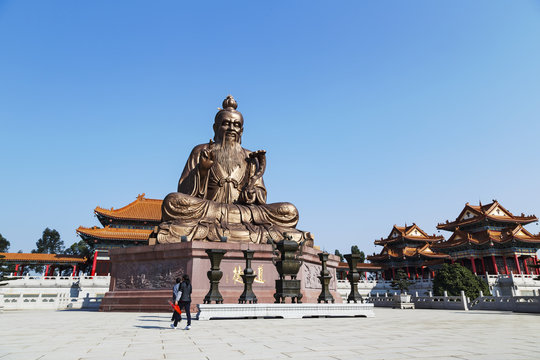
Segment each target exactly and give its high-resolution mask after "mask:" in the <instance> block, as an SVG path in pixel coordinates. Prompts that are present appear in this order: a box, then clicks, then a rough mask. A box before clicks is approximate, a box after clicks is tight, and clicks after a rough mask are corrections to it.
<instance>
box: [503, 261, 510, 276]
mask: <svg viewBox="0 0 540 360" xmlns="http://www.w3.org/2000/svg"><path fill="white" fill-rule="evenodd" d="M502 258H503V262H504V269H505V270H506V275H510V271H508V263H507V262H506V256H503V257H502Z"/></svg>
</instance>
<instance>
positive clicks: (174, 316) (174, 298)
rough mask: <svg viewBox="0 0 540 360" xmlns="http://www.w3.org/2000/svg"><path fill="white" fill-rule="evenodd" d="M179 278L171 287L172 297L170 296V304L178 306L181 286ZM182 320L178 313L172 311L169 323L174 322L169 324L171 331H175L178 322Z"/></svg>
mask: <svg viewBox="0 0 540 360" xmlns="http://www.w3.org/2000/svg"><path fill="white" fill-rule="evenodd" d="M180 281H181V280H180V278H176V284H175V285H174V287H173V296H172V302H173V304H175V305H179V301H180V297H181V296H182V293H181V290H180V286H181V285H182V284H181V283H180ZM181 320H182V317H181V315H180V314H179V313H177V312H176V311H174V310H173V314H172V318H171V321H174V323H172V324H171V327H172V328H173V329H176V326H177V325H178V322H179V321H181Z"/></svg>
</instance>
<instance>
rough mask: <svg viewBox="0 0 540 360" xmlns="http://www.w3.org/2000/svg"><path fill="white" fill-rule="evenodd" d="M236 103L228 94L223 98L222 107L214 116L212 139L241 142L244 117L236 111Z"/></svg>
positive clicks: (219, 141)
mask: <svg viewBox="0 0 540 360" xmlns="http://www.w3.org/2000/svg"><path fill="white" fill-rule="evenodd" d="M237 107H238V104H237V103H236V100H234V98H233V97H232V95H228V96H227V98H226V99H225V100H223V109H220V110H219V111H218V113H217V114H216V117H215V118H214V141H215V142H217V143H222V142H223V141H225V142H229V141H234V142H237V143H241V142H242V132H243V131H244V117H243V116H242V114H241V113H240V112H239V111H236V108H237Z"/></svg>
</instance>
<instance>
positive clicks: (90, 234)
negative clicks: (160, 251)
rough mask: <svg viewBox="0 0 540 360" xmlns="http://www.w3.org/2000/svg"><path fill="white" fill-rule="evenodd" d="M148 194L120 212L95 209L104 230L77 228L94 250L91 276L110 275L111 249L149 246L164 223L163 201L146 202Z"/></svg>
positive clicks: (95, 227) (152, 200) (78, 232)
mask: <svg viewBox="0 0 540 360" xmlns="http://www.w3.org/2000/svg"><path fill="white" fill-rule="evenodd" d="M144 196H145V194H144V193H143V194H140V195H138V196H137V198H136V200H135V201H133V202H132V203H130V204H128V205H126V206H124V207H122V208H120V209H114V208H111V209H104V208H101V207H99V206H98V207H96V208H95V209H94V214H95V215H96V217H97V218H98V220H99V222H100V223H101V225H103V227H102V228H100V227H97V226H94V227H90V228H87V227H82V226H79V228H77V230H76V231H77V234H78V235H79V236H80V237H81V238H82V239H83V240H84V241H85V242H86V243H88V245H90V246H91V247H92V248H93V249H94V251H95V252H94V259H93V266H92V275H107V274H108V273H109V272H110V261H109V249H112V248H118V247H129V246H137V245H148V237H149V236H150V234H151V233H152V231H153V229H154V227H155V226H157V225H159V223H160V222H161V203H162V200H156V199H147V198H145V197H144Z"/></svg>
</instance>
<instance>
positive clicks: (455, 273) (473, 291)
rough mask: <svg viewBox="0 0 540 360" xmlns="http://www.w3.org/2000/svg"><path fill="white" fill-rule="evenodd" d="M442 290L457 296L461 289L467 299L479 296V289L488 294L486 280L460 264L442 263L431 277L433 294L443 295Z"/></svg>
mask: <svg viewBox="0 0 540 360" xmlns="http://www.w3.org/2000/svg"><path fill="white" fill-rule="evenodd" d="M444 291H446V292H447V293H448V295H449V296H459V295H460V294H461V291H464V292H465V295H466V296H467V297H468V298H469V299H476V298H477V297H478V296H480V291H482V292H483V293H484V295H490V291H489V285H488V284H487V282H485V281H483V280H482V279H480V278H479V277H478V276H476V275H474V274H473V273H472V272H471V271H470V270H469V269H467V268H466V267H463V266H461V265H460V264H451V265H449V264H444V265H443V266H442V268H441V269H440V270H439V271H438V272H437V275H435V278H434V279H433V294H434V295H435V296H442V295H444Z"/></svg>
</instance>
